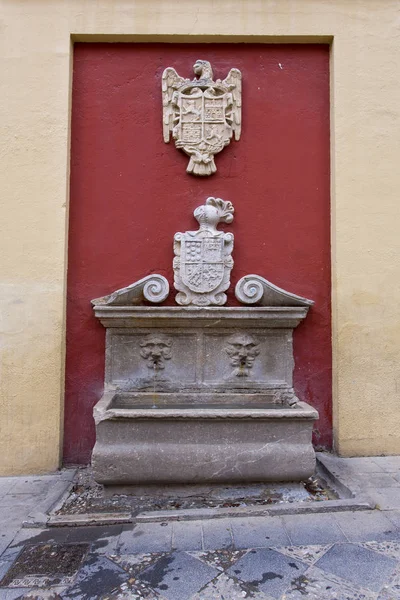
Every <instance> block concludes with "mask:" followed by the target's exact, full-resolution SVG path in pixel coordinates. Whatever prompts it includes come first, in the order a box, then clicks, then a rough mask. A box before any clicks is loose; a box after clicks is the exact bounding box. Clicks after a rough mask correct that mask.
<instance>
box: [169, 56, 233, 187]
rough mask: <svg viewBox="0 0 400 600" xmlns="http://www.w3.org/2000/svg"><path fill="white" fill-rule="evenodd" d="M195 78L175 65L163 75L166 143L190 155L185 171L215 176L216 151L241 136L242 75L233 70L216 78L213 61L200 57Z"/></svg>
mask: <svg viewBox="0 0 400 600" xmlns="http://www.w3.org/2000/svg"><path fill="white" fill-rule="evenodd" d="M193 70H194V73H195V75H196V77H195V78H194V79H193V80H190V79H184V78H183V77H181V76H180V75H178V73H177V72H176V71H175V69H174V68H172V67H167V68H166V69H165V71H164V73H163V76H162V100H163V134H164V142H166V143H168V142H169V141H170V135H171V133H172V137H173V139H174V140H175V146H176V147H177V148H180V149H182V150H183V151H184V152H185V153H186V154H188V155H189V156H190V161H189V164H188V167H187V169H186V171H187V172H188V173H192V174H193V175H201V176H205V175H212V174H213V173H215V171H216V170H217V167H216V166H215V162H214V154H217V153H218V152H221V150H223V148H224V147H225V146H227V145H228V144H229V143H230V140H231V138H232V136H233V134H234V135H235V140H236V141H238V140H239V138H240V131H241V123H242V115H241V106H242V74H241V72H240V71H239V70H238V69H231V70H230V71H229V73H228V75H227V77H226V78H225V79H224V80H222V81H221V79H217V80H216V81H214V80H213V72H212V68H211V64H210V63H209V62H208V61H207V60H197V61H196V62H195V64H194V65H193Z"/></svg>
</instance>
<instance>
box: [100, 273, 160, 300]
mask: <svg viewBox="0 0 400 600" xmlns="http://www.w3.org/2000/svg"><path fill="white" fill-rule="evenodd" d="M168 294H169V283H168V281H167V280H166V279H165V277H163V276H162V275H157V274H154V275H148V276H147V277H143V279H139V281H136V282H135V283H132V284H131V285H128V286H127V287H124V288H121V289H120V290H116V291H115V292H113V293H112V294H110V295H109V296H102V297H101V298H95V299H94V300H92V302H91V303H92V306H101V305H106V306H132V305H133V306H136V305H138V304H143V301H144V300H147V301H148V302H152V303H154V304H158V303H160V302H163V301H164V300H166V298H167V297H168Z"/></svg>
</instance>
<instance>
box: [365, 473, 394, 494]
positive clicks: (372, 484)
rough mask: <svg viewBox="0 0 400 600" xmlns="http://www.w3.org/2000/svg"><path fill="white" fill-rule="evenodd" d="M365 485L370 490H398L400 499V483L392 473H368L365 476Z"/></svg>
mask: <svg viewBox="0 0 400 600" xmlns="http://www.w3.org/2000/svg"><path fill="white" fill-rule="evenodd" d="M363 484H364V486H365V488H366V489H367V490H368V489H369V488H378V490H379V489H380V488H397V494H398V496H399V497H400V489H399V488H400V481H398V480H397V479H396V478H395V477H394V476H393V475H391V474H390V473H368V474H365V475H364V476H363Z"/></svg>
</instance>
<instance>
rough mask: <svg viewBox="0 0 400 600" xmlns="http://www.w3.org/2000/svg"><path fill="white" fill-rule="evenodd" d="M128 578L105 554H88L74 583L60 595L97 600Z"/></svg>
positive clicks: (67, 599) (70, 599)
mask: <svg viewBox="0 0 400 600" xmlns="http://www.w3.org/2000/svg"><path fill="white" fill-rule="evenodd" d="M128 578H129V575H128V573H126V572H125V571H124V570H123V569H121V568H120V567H118V566H117V565H116V564H115V563H113V562H112V561H110V560H108V559H107V558H106V557H105V556H98V555H90V556H89V557H88V559H87V560H86V562H85V564H84V565H83V567H81V569H80V570H79V573H78V576H77V578H76V580H75V583H74V584H73V585H72V586H70V587H69V588H68V589H67V590H66V591H65V592H64V593H62V594H61V597H62V598H64V599H65V600H98V599H99V595H100V594H101V596H103V595H106V594H107V593H109V592H111V591H112V590H113V589H114V588H116V587H117V586H118V585H121V584H122V583H124V582H125V581H127V580H128Z"/></svg>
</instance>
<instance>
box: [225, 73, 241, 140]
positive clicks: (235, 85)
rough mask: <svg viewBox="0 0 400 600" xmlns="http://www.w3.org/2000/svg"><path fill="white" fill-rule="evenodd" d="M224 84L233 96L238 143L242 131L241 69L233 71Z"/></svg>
mask: <svg viewBox="0 0 400 600" xmlns="http://www.w3.org/2000/svg"><path fill="white" fill-rule="evenodd" d="M222 83H223V84H224V85H225V86H226V87H227V88H228V89H229V91H230V92H231V94H232V129H233V131H234V132H235V140H236V141H238V140H239V139H240V132H241V130H242V74H241V72H240V71H239V69H231V70H230V71H229V73H228V75H227V76H226V77H225V79H224V80H223V82H222Z"/></svg>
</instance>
